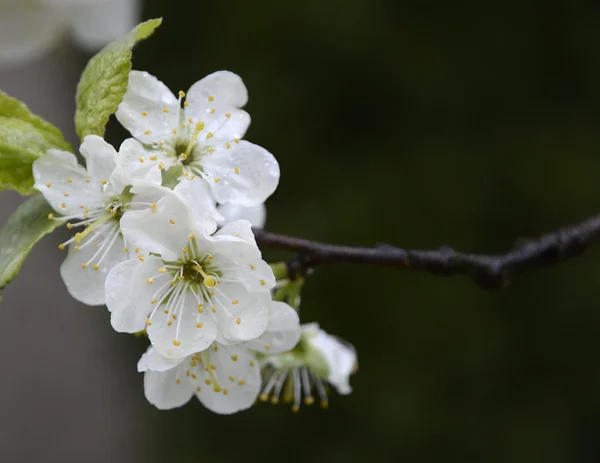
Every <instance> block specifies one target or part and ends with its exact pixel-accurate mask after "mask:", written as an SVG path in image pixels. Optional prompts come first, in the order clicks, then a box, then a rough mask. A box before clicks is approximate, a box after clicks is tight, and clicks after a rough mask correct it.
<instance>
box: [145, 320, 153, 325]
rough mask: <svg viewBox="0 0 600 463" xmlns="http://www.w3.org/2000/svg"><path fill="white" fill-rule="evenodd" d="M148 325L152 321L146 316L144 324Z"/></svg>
mask: <svg viewBox="0 0 600 463" xmlns="http://www.w3.org/2000/svg"><path fill="white" fill-rule="evenodd" d="M150 325H152V322H151V321H150V319H149V318H146V326H150Z"/></svg>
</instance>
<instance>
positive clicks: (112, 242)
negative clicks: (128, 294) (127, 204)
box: [60, 225, 127, 305]
mask: <svg viewBox="0 0 600 463" xmlns="http://www.w3.org/2000/svg"><path fill="white" fill-rule="evenodd" d="M76 249H79V251H77V250H76ZM126 258H127V254H125V253H124V252H123V238H121V236H120V234H119V231H118V229H117V228H116V225H115V226H107V229H106V231H104V232H102V233H99V234H98V235H93V234H90V235H88V236H86V237H85V238H84V239H83V240H82V241H81V242H80V243H77V244H75V243H73V244H71V245H70V246H69V254H68V255H67V258H66V259H65V260H64V262H63V263H62V265H61V266H60V275H61V277H62V279H63V281H64V282H65V285H66V287H67V290H68V291H69V294H71V296H73V297H74V298H75V299H77V300H78V301H80V302H83V303H84V304H88V305H103V304H104V303H105V281H106V278H107V275H108V274H109V272H110V271H111V270H112V269H113V268H114V267H115V266H116V265H117V264H119V263H120V262H122V261H123V260H124V259H126ZM96 266H97V267H96Z"/></svg>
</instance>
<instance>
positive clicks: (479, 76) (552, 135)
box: [112, 0, 600, 463]
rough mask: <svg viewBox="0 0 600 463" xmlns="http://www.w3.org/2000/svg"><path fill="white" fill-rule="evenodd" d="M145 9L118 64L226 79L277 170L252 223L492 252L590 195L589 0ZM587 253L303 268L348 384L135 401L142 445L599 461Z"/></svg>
mask: <svg viewBox="0 0 600 463" xmlns="http://www.w3.org/2000/svg"><path fill="white" fill-rule="evenodd" d="M556 3H560V2H556ZM174 5H176V8H175V7H174ZM144 15H145V18H149V17H157V16H163V17H164V22H163V26H162V27H161V28H160V30H159V31H158V32H157V34H155V36H154V37H153V38H152V39H151V40H149V41H148V42H146V43H145V44H143V45H142V46H140V47H139V48H138V49H137V50H136V54H135V56H134V68H136V69H144V70H147V71H149V72H151V73H153V74H155V75H157V76H158V77H159V78H160V79H162V80H163V81H165V82H166V83H167V84H168V85H169V86H170V88H171V89H172V90H174V91H177V90H178V89H180V88H181V89H184V90H185V89H187V88H188V87H189V86H190V85H191V84H192V83H194V82H195V81H196V80H198V79H200V78H201V77H203V76H204V75H206V74H208V73H210V72H213V71H215V70H218V69H230V70H232V71H234V72H237V73H238V74H240V75H241V76H242V77H243V79H244V81H245V83H246V85H247V86H248V88H249V92H250V102H249V104H248V106H247V109H248V111H249V112H250V114H251V115H252V118H253V123H252V126H251V128H250V131H249V133H248V135H247V138H248V139H249V140H250V141H252V142H255V143H258V144H260V145H262V146H265V147H266V148H268V149H269V150H271V151H272V152H273V153H274V154H275V155H276V156H277V158H278V160H279V162H280V165H281V170H282V179H281V186H280V188H279V189H278V191H277V192H276V194H275V195H274V196H273V197H272V198H271V199H270V200H269V202H268V209H269V219H268V228H269V229H270V230H272V231H277V232H281V233H287V234H293V235H298V236H302V237H306V238H314V239H319V240H325V241H334V242H340V243H345V244H355V245H372V244H374V243H376V242H386V243H390V244H394V245H399V246H403V247H414V248H433V247H437V246H440V245H442V244H446V245H451V246H455V247H457V248H459V249H461V250H464V251H472V252H504V251H506V250H507V249H509V248H510V247H511V246H512V244H513V243H514V241H515V240H516V239H517V238H520V237H532V236H536V235H538V234H540V233H542V232H544V231H549V230H552V229H554V228H556V227H558V226H561V225H566V224H567V223H569V222H572V221H578V220H580V219H583V218H584V217H586V216H588V215H591V214H594V213H597V212H598V211H599V210H600V185H599V183H598V181H597V179H598V178H599V173H600V132H599V131H598V127H600V111H599V103H600V66H599V65H600V53H598V51H597V48H598V44H599V43H600V28H599V27H598V24H599V23H600V5H599V4H598V2H594V1H574V2H562V5H560V4H559V5H556V4H555V2H539V1H528V2H515V1H512V2H511V1H509V2H503V3H502V4H494V5H492V4H488V3H485V2H484V3H481V2H475V1H472V2H459V3H458V4H457V3H455V2H441V1H439V2H434V1H422V2H404V1H394V0H389V1H386V0H346V1H341V0H325V1H323V0H305V1H304V2H275V1H253V2H247V1H243V0H230V1H228V2H199V1H197V0H194V1H192V0H181V1H178V2H173V3H171V4H168V3H167V2H164V1H159V0H149V1H147V2H146V9H145V12H144ZM112 133H113V135H114V136H115V137H118V136H122V135H124V134H123V133H121V132H119V131H118V129H117V130H114V131H113V132H112ZM267 256H268V257H269V258H279V257H281V255H279V254H275V253H267ZM599 267H600V249H595V250H590V251H588V252H587V253H586V255H585V256H584V257H582V258H580V259H577V260H575V261H572V262H568V263H565V264H562V265H561V266H559V267H555V268H551V269H542V270H537V271H535V272H532V273H531V274H529V275H526V276H524V277H523V278H521V279H519V280H518V281H516V282H515V284H514V285H513V286H512V287H510V288H508V289H506V290H503V291H495V292H484V291H482V290H481V289H479V288H477V287H475V286H474V285H473V284H471V283H470V282H468V281H467V280H466V279H463V278H460V277H455V278H442V277H433V276H430V275H422V274H416V273H411V272H406V271H402V270H390V269H379V268H367V267H350V266H332V267H328V268H322V269H319V270H318V271H317V272H316V273H315V275H314V276H313V277H312V278H310V280H309V281H308V283H307V285H306V287H305V292H304V299H303V306H302V318H303V320H304V321H313V320H318V321H319V322H320V323H321V325H322V327H323V328H324V329H326V330H327V331H329V332H331V333H335V334H338V335H340V336H342V337H344V338H346V339H348V340H350V341H351V342H352V343H353V344H354V345H355V346H356V348H357V350H358V353H359V361H360V370H359V372H358V373H357V374H356V375H355V376H354V377H353V380H352V385H353V387H354V392H353V393H352V394H351V395H350V396H347V397H337V396H336V397H332V399H331V401H330V410H328V411H321V410H318V409H316V408H314V407H313V408H312V409H303V410H302V411H301V412H300V414H299V415H294V414H292V413H291V412H290V411H289V409H287V408H286V407H282V406H278V407H272V406H264V405H263V406H257V407H255V408H254V409H252V410H250V411H248V412H245V413H241V414H238V415H236V416H234V417H222V416H217V415H213V414H211V413H209V412H207V411H205V410H203V409H202V407H201V406H200V405H199V404H197V403H194V404H191V405H189V406H187V407H185V408H183V409H181V410H176V411H173V412H168V413H165V412H159V411H157V410H154V409H152V408H151V407H150V406H148V416H147V417H146V418H147V419H148V420H151V421H148V422H149V423H152V424H153V425H154V428H153V433H154V434H149V435H148V441H147V442H145V444H144V446H145V447H146V449H148V450H149V451H151V455H153V456H154V457H155V458H156V461H164V459H165V458H167V459H168V461H180V462H187V461H189V462H193V461H194V462H195V461H200V460H203V461H204V460H206V461H210V462H211V463H218V462H230V461H244V462H245V463H250V462H258V461H284V462H287V463H295V462H307V461H316V462H321V461H323V462H332V463H335V462H344V463H348V462H362V461H365V460H369V459H375V460H376V461H394V462H395V461H403V459H410V460H409V461H419V462H437V461H444V462H450V461H457V462H464V461H485V462H506V461H511V462H532V461H536V462H537V461H544V462H588V461H589V462H591V461H598V459H599V458H600V444H599V443H598V442H599V440H598V435H597V431H596V429H597V428H596V425H597V422H598V420H599V419H600V362H598V355H599V354H600V336H599V334H600V304H599V303H598V300H599V299H600V285H599V284H598V279H599V277H598V274H597V270H598V268H599ZM143 348H144V347H143V346H141V345H140V352H141V351H142V350H143ZM139 388H140V393H141V388H142V384H141V378H140V381H139Z"/></svg>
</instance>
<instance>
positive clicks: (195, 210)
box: [174, 178, 223, 234]
mask: <svg viewBox="0 0 600 463" xmlns="http://www.w3.org/2000/svg"><path fill="white" fill-rule="evenodd" d="M174 190H175V193H177V194H178V195H179V197H180V198H181V199H182V200H183V201H184V202H185V203H186V204H187V205H188V207H189V208H190V210H191V211H192V215H193V216H194V221H195V222H196V228H197V229H198V230H204V231H205V232H206V233H209V234H212V233H214V232H215V231H216V229H217V221H221V220H222V219H223V217H221V214H219V212H218V211H217V208H216V204H215V200H214V199H213V196H212V192H211V191H210V187H209V186H208V183H207V182H205V181H204V180H202V179H201V178H197V179H195V180H191V181H190V180H186V179H184V180H182V181H181V182H179V184H177V186H176V187H175V189H174Z"/></svg>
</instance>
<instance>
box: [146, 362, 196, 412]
mask: <svg viewBox="0 0 600 463" xmlns="http://www.w3.org/2000/svg"><path fill="white" fill-rule="evenodd" d="M144 393H145V395H146V399H148V402H150V403H151V404H152V405H154V406H155V407H156V408H158V409H160V410H169V409H171V408H176V407H181V406H182V405H185V404H186V403H187V402H188V401H189V400H190V399H191V398H192V396H193V395H194V390H193V388H192V385H191V383H190V381H189V380H188V379H187V378H186V376H185V366H184V365H183V364H180V365H177V366H176V367H173V368H171V369H170V370H165V371H152V370H148V371H146V372H145V373H144Z"/></svg>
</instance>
